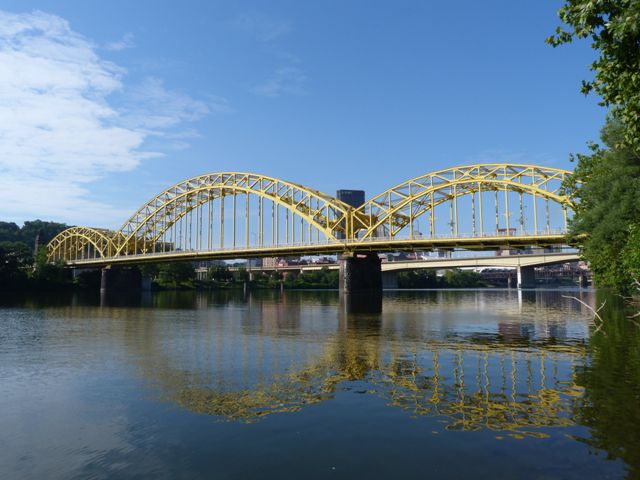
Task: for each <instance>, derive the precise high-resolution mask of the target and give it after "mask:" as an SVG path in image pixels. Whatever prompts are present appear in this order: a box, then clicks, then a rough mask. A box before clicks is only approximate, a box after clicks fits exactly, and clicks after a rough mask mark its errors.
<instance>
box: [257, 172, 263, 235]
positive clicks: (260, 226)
mask: <svg viewBox="0 0 640 480" xmlns="http://www.w3.org/2000/svg"><path fill="white" fill-rule="evenodd" d="M261 183H262V182H261ZM263 200H264V197H262V196H260V198H259V199H258V246H259V247H261V246H262V237H263V230H264V222H263V221H262V217H263V215H262V210H264V203H263Z"/></svg>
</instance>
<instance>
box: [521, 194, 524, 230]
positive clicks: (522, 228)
mask: <svg viewBox="0 0 640 480" xmlns="http://www.w3.org/2000/svg"><path fill="white" fill-rule="evenodd" d="M520 233H524V206H523V205H522V191H520Z"/></svg>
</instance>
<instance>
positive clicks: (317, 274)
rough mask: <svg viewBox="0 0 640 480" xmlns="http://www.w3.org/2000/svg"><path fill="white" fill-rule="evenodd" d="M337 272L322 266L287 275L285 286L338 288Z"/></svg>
mask: <svg viewBox="0 0 640 480" xmlns="http://www.w3.org/2000/svg"><path fill="white" fill-rule="evenodd" d="M339 275H340V274H339V272H338V271H337V270H329V269H328V268H327V267H323V268H322V269H321V270H315V271H311V272H301V273H300V274H299V275H298V276H296V277H295V278H294V277H287V278H286V279H285V282H284V284H285V287H287V288H338V283H339Z"/></svg>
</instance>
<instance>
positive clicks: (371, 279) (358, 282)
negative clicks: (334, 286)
mask: <svg viewBox="0 0 640 480" xmlns="http://www.w3.org/2000/svg"><path fill="white" fill-rule="evenodd" d="M340 291H341V292H345V293H367V292H371V293H380V292H381V291H382V269H381V262H380V259H379V258H378V255H377V254H375V253H367V254H355V253H354V254H346V255H342V256H341V257H340Z"/></svg>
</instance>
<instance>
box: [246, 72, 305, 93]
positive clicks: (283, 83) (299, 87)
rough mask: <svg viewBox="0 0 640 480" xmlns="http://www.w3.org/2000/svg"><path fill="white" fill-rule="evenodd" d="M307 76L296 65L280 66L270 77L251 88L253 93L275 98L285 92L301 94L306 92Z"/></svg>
mask: <svg viewBox="0 0 640 480" xmlns="http://www.w3.org/2000/svg"><path fill="white" fill-rule="evenodd" d="M306 81H307V76H306V75H305V73H304V72H303V71H302V70H300V69H299V68H298V67H280V68H278V69H277V70H276V71H275V73H274V74H273V76H271V78H269V79H267V80H266V81H265V82H264V83H261V84H260V85H257V86H255V87H254V88H253V93H255V94H257V95H262V96H265V97H270V98H276V97H280V96H282V95H285V94H292V95H303V94H305V93H306V89H305V84H306Z"/></svg>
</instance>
